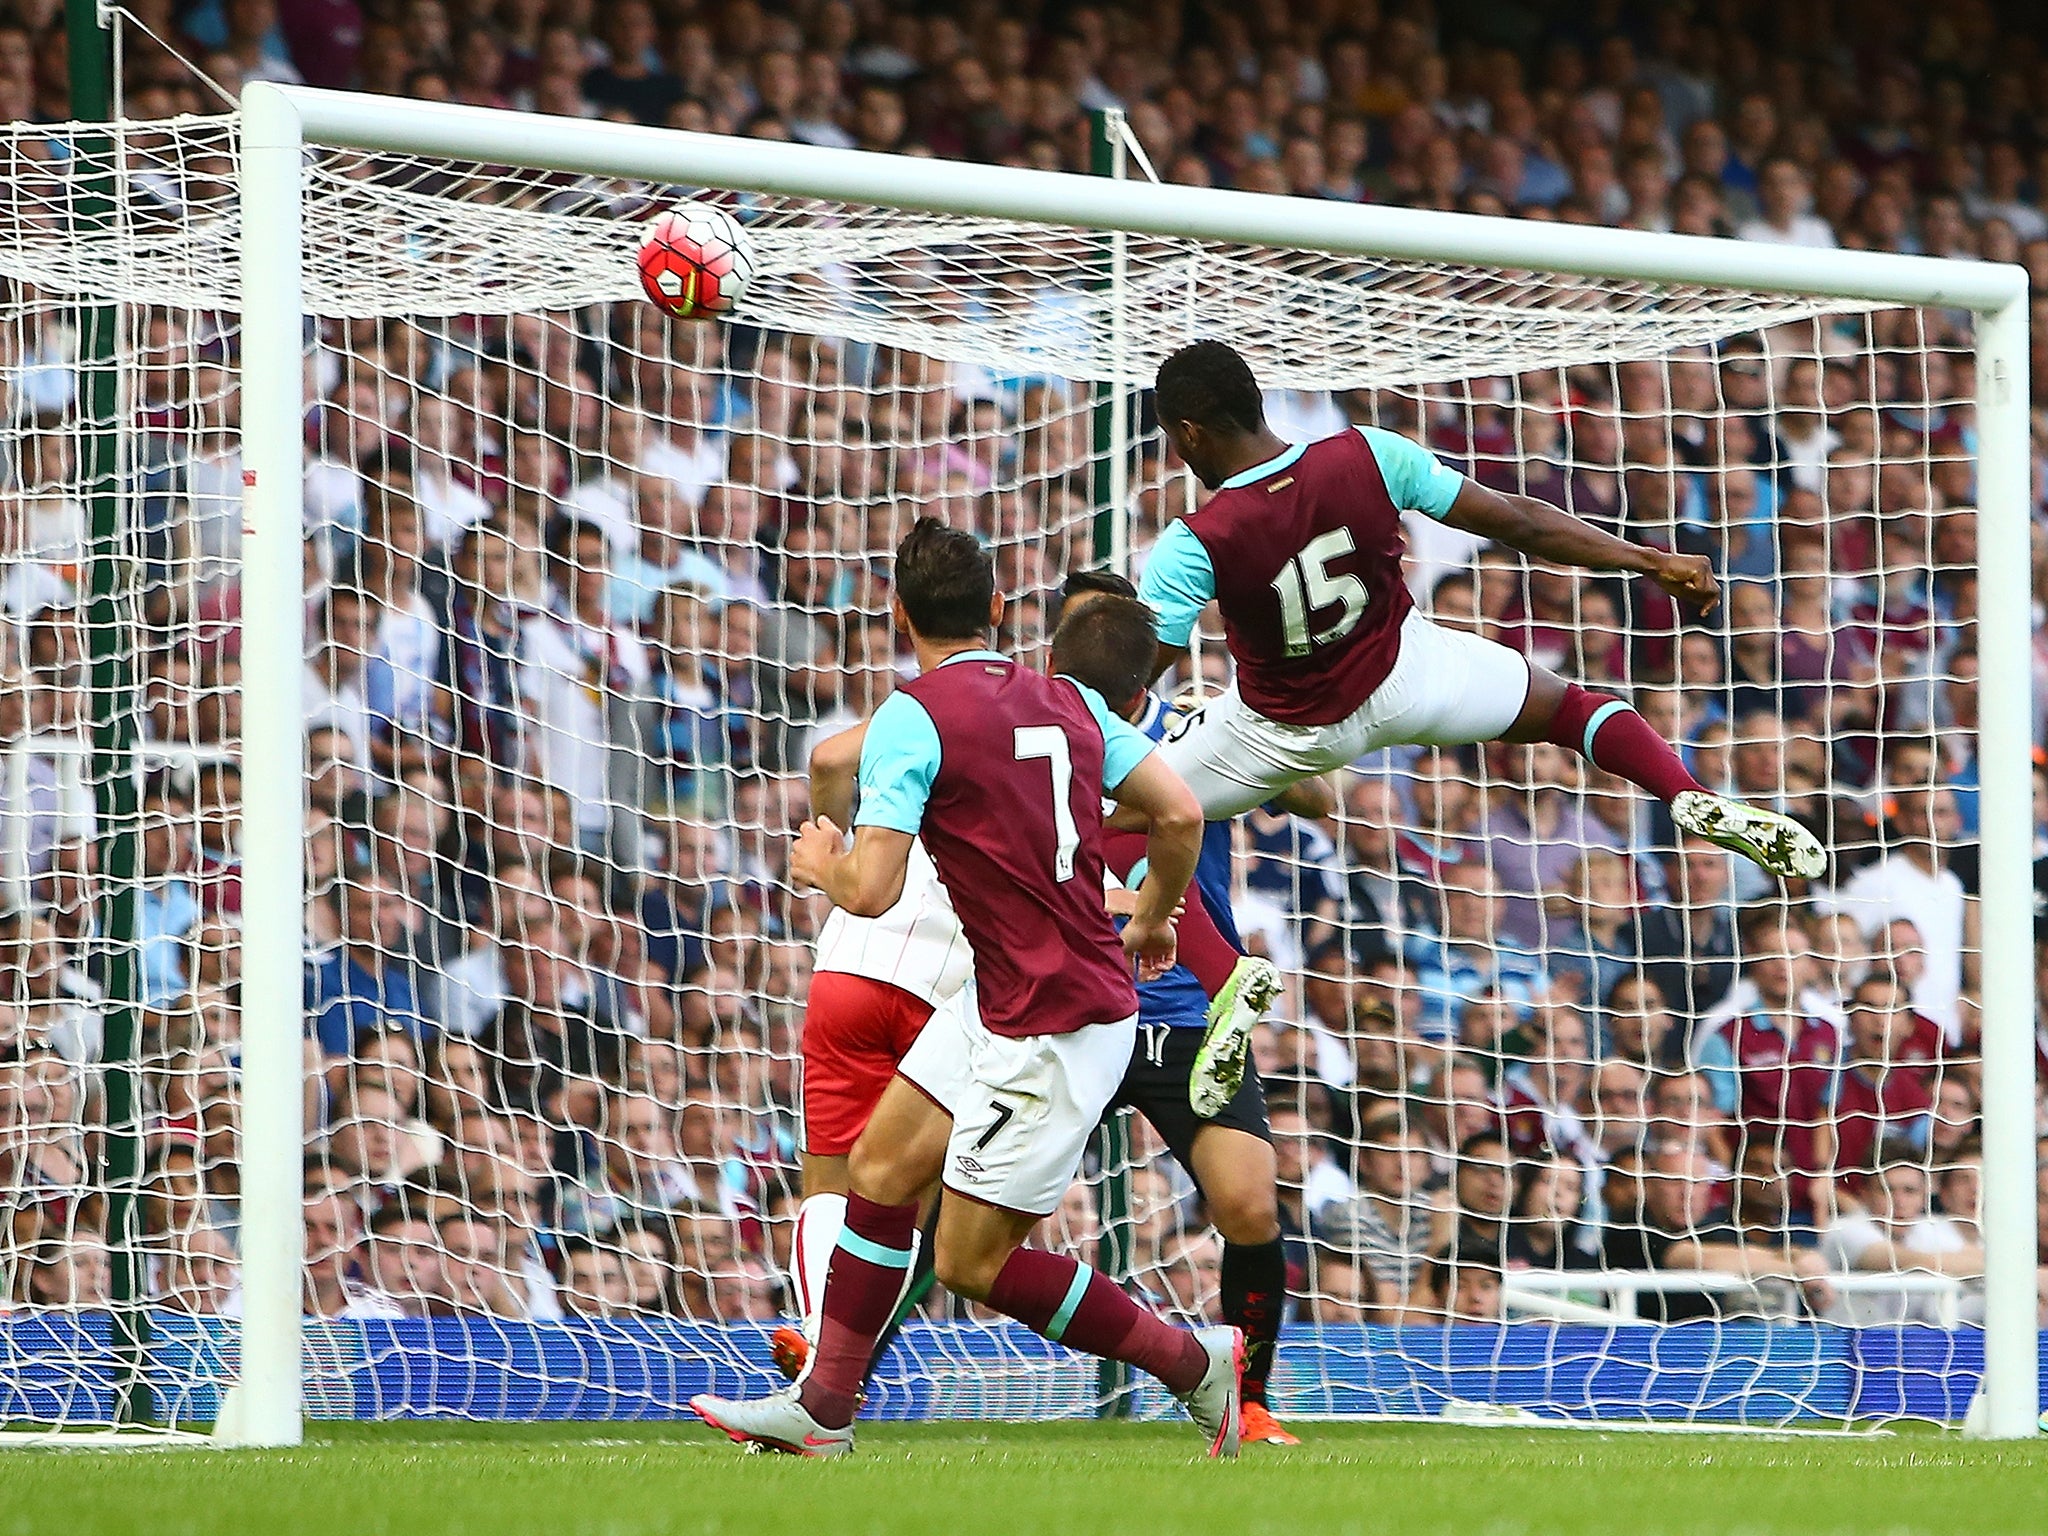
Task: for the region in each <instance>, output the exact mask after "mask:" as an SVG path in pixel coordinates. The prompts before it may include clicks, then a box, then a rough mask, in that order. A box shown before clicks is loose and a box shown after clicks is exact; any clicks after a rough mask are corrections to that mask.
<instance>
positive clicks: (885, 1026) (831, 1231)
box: [772, 725, 974, 1375]
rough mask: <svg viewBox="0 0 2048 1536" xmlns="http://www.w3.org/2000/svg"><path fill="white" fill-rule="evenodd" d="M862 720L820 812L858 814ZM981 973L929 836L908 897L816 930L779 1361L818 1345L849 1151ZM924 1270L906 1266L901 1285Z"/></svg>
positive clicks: (829, 756)
mask: <svg viewBox="0 0 2048 1536" xmlns="http://www.w3.org/2000/svg"><path fill="white" fill-rule="evenodd" d="M865 736H866V727H865V725H862V726H856V727H854V728H853V729H851V730H847V731H842V732H840V733H839V734H838V735H836V736H832V737H830V738H828V739H827V740H825V741H823V742H821V743H820V744H819V746H818V749H817V751H816V752H814V753H813V754H812V757H811V786H812V788H811V793H812V797H813V801H814V804H815V805H816V806H817V808H818V809H819V811H820V813H821V814H825V815H829V816H831V817H832V818H833V820H835V821H837V822H839V823H840V824H842V825H848V824H851V821H852V806H851V799H852V785H853V773H854V770H855V769H857V768H858V766H859V763H860V749H861V743H862V741H863V740H864V739H865ZM973 971H974V954H973V951H972V950H970V949H969V948H968V946H967V936H966V935H965V934H964V933H962V932H961V930H960V920H959V919H958V918H957V917H955V916H954V915H953V903H952V901H951V899H950V898H949V897H948V896H947V894H946V887H945V886H944V885H943V884H942V883H941V882H940V880H939V872H938V870H937V869H936V868H934V867H933V864H932V861H931V858H930V856H929V855H928V854H926V852H925V851H924V845H923V844H922V843H916V842H913V843H912V844H911V847H910V866H909V869H908V870H907V871H906V873H905V876H904V881H903V894H902V896H900V897H899V898H898V899H897V901H896V904H895V905H894V906H893V907H891V908H890V909H889V910H888V911H887V912H884V913H883V914H882V915H881V916H880V917H855V916H854V915H853V914H852V913H849V912H845V911H841V910H840V909H838V908H836V907H835V908H834V909H833V910H832V912H831V913H830V914H829V915H828V916H827V917H826V919H825V924H824V927H823V928H822V929H821V930H820V931H819V933H818V954H817V960H816V962H815V964H814V965H813V967H812V973H811V992H810V999H809V1001H808V1002H807V1003H806V1004H805V1007H804V1031H803V1045H802V1050H803V1107H802V1122H803V1138H804V1146H803V1188H804V1198H803V1201H802V1203H801V1204H800V1205H798V1206H797V1213H796V1235H795V1239H794V1241H793V1242H792V1243H791V1244H790V1269H791V1271H792V1273H791V1276H790V1279H791V1281H792V1283H793V1285H794V1287H795V1290H796V1300H797V1306H798V1309H799V1311H800V1313H801V1315H802V1319H803V1329H802V1332H801V1334H796V1333H795V1332H794V1331H793V1330H791V1329H788V1328H780V1329H777V1330H776V1332H775V1335H774V1338H773V1341H772V1343H773V1349H774V1352H775V1358H776V1363H777V1364H778V1365H780V1366H781V1367H782V1368H783V1369H784V1371H786V1372H787V1373H789V1374H791V1375H794V1374H795V1373H796V1371H797V1370H798V1369H801V1367H802V1364H803V1361H804V1360H805V1358H806V1357H807V1356H808V1355H809V1352H810V1350H809V1346H810V1345H811V1344H813V1343H815V1342H816V1340H817V1336H818V1323H819V1319H820V1317H821V1315H822V1308H823V1305H824V1297H825V1273H826V1271H827V1270H828V1269H829V1268H830V1267H831V1263H832V1250H833V1249H834V1248H836V1247H837V1246H838V1244H839V1233H840V1229H841V1228H842V1227H843V1226H844V1225H845V1223H846V1191H847V1187H848V1177H847V1165H846V1160H847V1154H848V1153H849V1152H851V1151H852V1150H853V1144H854V1142H856V1141H857V1140H859V1139H860V1133H861V1132H862V1131H863V1130H864V1129H866V1127H867V1123H868V1117H869V1116H870V1115H872V1114H873V1113H874V1109H875V1105H876V1104H877V1103H878V1102H880V1100H881V1097H882V1090H883V1089H884V1088H886V1087H888V1085H889V1080H890V1079H891V1078H892V1077H894V1076H895V1075H896V1068H897V1065H898V1063H900V1062H901V1061H902V1060H903V1057H904V1055H905V1054H906V1053H907V1052H908V1051H909V1050H910V1047H911V1045H912V1043H913V1042H914V1041H915V1040H916V1039H917V1037H918V1035H919V1034H920V1033H922V1032H923V1029H924V1026H925V1024H926V1022H927V1021H929V1020H930V1019H931V1017H932V1015H933V1014H934V1013H936V1012H937V1011H938V1010H939V1009H941V1008H944V1007H947V1006H949V1005H951V1004H952V1003H953V1002H954V1000H955V999H956V998H957V997H958V995H959V992H960V989H961V988H962V987H963V986H965V985H966V983H967V979H968V977H969V976H971V975H972V974H973ZM916 1273H917V1266H916V1265H915V1263H913V1264H912V1265H911V1267H910V1268H909V1269H906V1270H905V1271H904V1288H905V1290H906V1291H907V1290H908V1289H909V1287H910V1283H911V1279H912V1276H913V1275H915V1274H916Z"/></svg>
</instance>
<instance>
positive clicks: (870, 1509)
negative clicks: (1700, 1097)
mask: <svg viewBox="0 0 2048 1536" xmlns="http://www.w3.org/2000/svg"><path fill="white" fill-rule="evenodd" d="M1300 1428H1301V1430H1302V1433H1303V1435H1304V1437H1305V1438H1306V1439H1307V1441H1308V1443H1307V1444H1305V1445H1303V1446H1302V1447H1301V1448H1300V1449H1299V1450H1293V1451H1276V1450H1271V1449H1268V1448H1264V1447H1260V1448H1256V1449H1253V1450H1248V1451H1247V1453H1246V1456H1245V1458H1244V1460H1243V1461H1241V1462H1239V1463H1237V1464H1236V1465H1234V1466H1233V1465H1225V1464H1219V1463H1211V1462H1207V1461H1205V1460H1203V1459H1202V1458H1201V1456H1200V1455H1199V1454H1198V1452H1199V1447H1198V1445H1197V1443H1196V1440H1195V1435H1194V1432H1193V1431H1192V1430H1191V1429H1189V1428H1188V1426H1186V1425H1185V1424H1178V1425H1176V1424H1149V1425H1133V1424H1105V1425H1100V1426H1097V1425H1091V1424H1057V1425H1001V1426H995V1425H977V1426H951V1425H934V1426H915V1427H900V1428H899V1427H893V1426H892V1427H876V1428H871V1429H864V1430H863V1432H862V1436H861V1451H860V1453H859V1454H858V1455H856V1456H854V1457H852V1458H849V1459H847V1460H844V1461H839V1462H800V1461H792V1460H789V1459H787V1458H782V1457H760V1456H741V1455H740V1454H738V1453H737V1452H736V1451H734V1450H733V1449H732V1448H731V1447H729V1446H727V1445H726V1443H725V1442H724V1440H723V1439H721V1438H717V1437H714V1436H713V1435H711V1434H710V1432H709V1431H705V1430H700V1429H695V1428H689V1427H684V1426H660V1427H644V1426H634V1427H620V1426H607V1427H604V1428H578V1429H568V1430H564V1429H557V1428H552V1427H537V1426H478V1427H443V1426H438V1425H404V1426H401V1425H368V1426H346V1427H321V1428H316V1429H314V1430H313V1431H312V1432H311V1435H310V1438H309V1441H308V1443H307V1444H306V1445H305V1446H304V1447H303V1448H302V1449H299V1450H296V1451H288V1452H249V1451H244V1452H214V1451H206V1450H157V1451H144V1452H139V1453H132V1454H123V1453H118V1452H106V1451H94V1450H76V1449H64V1450H33V1451H18V1452H17V1451H7V1452H0V1533H9V1536H12V1533H23V1536H27V1533H42V1532H50V1533H53V1536H56V1533H61V1536H87V1533H99V1532H136V1533H145V1532H146V1533H148V1536H182V1533H187V1532H189V1533H192V1536H231V1533H236V1532H243V1531H248V1532H271V1531H275V1532H279V1533H281V1536H284V1533H289V1536H328V1533H333V1536H378V1533H383V1532H391V1533H394V1536H397V1533H408V1536H409V1533H414V1532H419V1533H435V1536H440V1533H448V1536H458V1533H459V1536H509V1533H513V1532H546V1533H549V1536H639V1533H652V1532H670V1531H693V1532H694V1531H715V1532H733V1533H743V1536H783V1533H790V1536H861V1533H866V1532H888V1533H891V1536H895V1533H925V1532H930V1533H934V1536H993V1533H1006V1532H1032V1533H1040V1532H1047V1533H1052V1536H1097V1533H1116V1536H1124V1533H1128V1536H1176V1533H1181V1532H1187V1533H1196V1532H1199V1533H1202V1536H1214V1533H1219V1532H1230V1533H1238V1532H1274V1533H1283V1532H1284V1533H1288V1536H1306V1533H1323V1532H1351V1531H1355V1532H1361V1533H1364V1532H1403V1533H1406V1532H1444V1533H1447V1536H1523V1533H1528V1536H1535V1533H1547V1532H1556V1533H1573V1536H1577V1533H1587V1536H1594V1533H1606V1532H1612V1533H1615V1536H1652V1533H1664V1532H1672V1533H1679V1532H1683V1533H1701V1536H1706V1533H1716V1536H1736V1533H1741V1536H1774V1533H1780V1532H1782V1533H1786V1536H1792V1533H1797V1536H1819V1533H1824V1532H1843V1533H1850V1532H1853V1533H1856V1536H1902V1533H1908V1532H1921V1531H1925V1532H1930V1533H1934V1532H1940V1533H1944V1536H1946V1533H1951V1532H1969V1533H1973V1536H1977V1533H1993V1532H2014V1533H2019V1532H2028V1533H2033V1532H2039V1531H2042V1530H2044V1529H2048V1444H2040V1443H2036V1444H2028V1445H2020V1446H1987V1445H1979V1444H1972V1443H1968V1442H1965V1441H1962V1440H1959V1439H1957V1438H1955V1437H1953V1436H1947V1435H1936V1434H1931V1433H1927V1432H1910V1431H1909V1432H1905V1433H1901V1434H1898V1435H1886V1436H1874V1437H1865V1438H1856V1439H1837V1438H1830V1439H1819V1438H1805V1437H1785V1438H1763V1437H1755V1436H1711V1437H1709V1436H1692V1435H1672V1436H1665V1435H1643V1434H1611V1435H1604V1434H1593V1433H1584V1432H1575V1431H1554V1432H1537V1433H1531V1432H1528V1431H1523V1430H1511V1429H1471V1428H1451V1427H1444V1428H1436V1427H1410V1426H1360V1425H1343V1426H1339V1425H1330V1424H1307V1425H1302V1426H1300Z"/></svg>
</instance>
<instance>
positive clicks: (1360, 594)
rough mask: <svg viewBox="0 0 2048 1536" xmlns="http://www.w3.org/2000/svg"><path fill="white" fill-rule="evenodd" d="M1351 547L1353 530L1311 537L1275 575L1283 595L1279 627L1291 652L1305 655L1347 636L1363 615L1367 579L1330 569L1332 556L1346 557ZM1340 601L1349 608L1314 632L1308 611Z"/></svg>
mask: <svg viewBox="0 0 2048 1536" xmlns="http://www.w3.org/2000/svg"><path fill="white" fill-rule="evenodd" d="M1352 548H1353V545H1352V542H1351V530H1350V529H1349V528H1332V529H1331V530H1330V531H1329V532H1328V533H1320V534H1317V535H1316V536H1315V537H1314V538H1312V539H1310V540H1309V541H1308V546H1307V547H1306V548H1305V549H1303V550H1302V552H1301V553H1300V554H1298V555H1296V556H1295V557H1294V558H1293V559H1292V560H1290V561H1288V562H1287V564H1286V565H1284V566H1282V567H1281V569H1280V574H1279V575H1278V576H1275V577H1274V578H1273V591H1274V593H1275V595H1276V596H1278V597H1279V599H1280V632H1281V636H1282V638H1283V639H1284V640H1285V641H1286V644H1287V654H1288V655H1289V656H1306V655H1307V654H1308V653H1309V652H1310V651H1311V650H1313V649H1314V648H1315V647H1316V646H1319V645H1329V644H1330V643H1332V642H1333V641H1337V640H1342V639H1343V638H1344V637H1345V636H1346V635H1348V634H1350V633H1351V631H1352V629H1353V628H1355V627H1356V626H1357V624H1358V621H1359V619H1360V618H1362V617H1363V616H1364V614H1365V604H1366V591H1365V583H1364V582H1362V581H1360V580H1359V579H1358V578H1357V577H1356V576H1349V575H1345V574H1342V573H1339V574H1337V575H1334V576H1333V575H1331V574H1330V569H1329V567H1330V562H1331V561H1332V560H1341V559H1342V558H1343V557H1344V556H1346V555H1348V554H1350V553H1351V551H1352ZM1304 588H1306V592H1305V593H1304ZM1338 603H1342V604H1343V605H1344V611H1343V612H1342V613H1341V614H1339V615H1338V616H1337V617H1336V619H1334V620H1333V621H1332V622H1330V623H1328V624H1326V625H1324V626H1323V627H1322V628H1321V629H1318V630H1315V631H1313V632H1311V631H1310V629H1309V627H1308V616H1309V614H1310V613H1312V612H1313V611H1314V610H1316V609H1318V608H1328V607H1331V606H1333V605H1335V604H1338Z"/></svg>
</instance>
